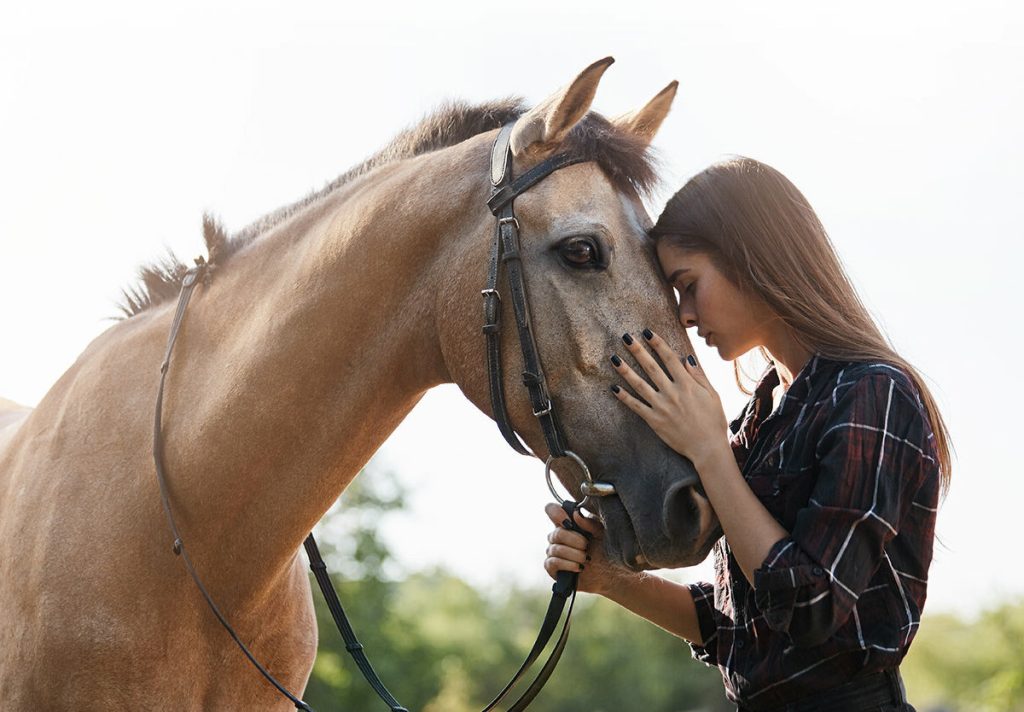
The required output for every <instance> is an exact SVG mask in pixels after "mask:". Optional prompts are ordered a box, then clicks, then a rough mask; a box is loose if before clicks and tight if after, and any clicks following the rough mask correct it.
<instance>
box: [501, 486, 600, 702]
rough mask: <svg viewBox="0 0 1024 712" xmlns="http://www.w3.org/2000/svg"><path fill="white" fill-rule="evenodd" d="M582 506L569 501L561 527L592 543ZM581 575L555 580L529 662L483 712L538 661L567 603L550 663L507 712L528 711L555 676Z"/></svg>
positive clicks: (562, 573) (563, 575)
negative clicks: (579, 520) (577, 515)
mask: <svg viewBox="0 0 1024 712" xmlns="http://www.w3.org/2000/svg"><path fill="white" fill-rule="evenodd" d="M578 506H579V503H577V502H570V501H568V500H566V501H563V502H562V509H564V510H565V512H566V514H567V515H568V516H567V518H566V520H565V521H564V522H562V526H563V527H564V528H565V529H568V530H570V531H574V532H578V533H579V534H582V535H583V536H584V537H586V538H587V539H590V533H589V532H587V531H586V530H584V529H581V528H580V527H579V526H578V525H577V524H576V521H575V519H574V517H573V513H574V512H575V511H576V508H577V507H578ZM579 576H580V575H579V573H577V572H574V571H559V572H558V574H557V575H556V576H555V583H554V584H553V585H552V586H551V601H550V602H549V603H548V610H547V613H545V614H544V622H543V623H542V624H541V627H540V632H539V633H538V634H537V640H536V641H534V643H533V647H532V648H531V649H530V652H529V654H527V656H526V660H525V661H523V664H522V665H521V666H520V667H519V670H518V671H517V672H516V674H515V675H513V676H512V679H511V680H509V681H508V684H506V685H505V687H504V688H502V690H501V692H499V693H498V695H497V696H496V697H495V698H494V699H493V700H491V702H490V704H488V705H487V706H486V707H485V708H484V709H483V712H490V711H491V710H492V709H494V707H495V706H496V705H497V704H498V703H499V702H501V701H502V699H504V698H505V696H506V695H508V692H509V690H511V689H512V687H513V686H514V685H515V684H516V683H517V682H519V680H520V678H522V677H523V675H524V674H525V673H526V671H527V670H529V669H530V666H532V665H533V663H534V662H535V661H536V660H537V658H538V656H540V654H541V652H542V651H543V650H544V648H545V647H546V646H547V644H548V641H549V640H551V635H552V634H553V633H554V632H555V626H556V625H558V619H559V618H561V616H562V609H563V608H565V603H566V601H568V602H569V610H568V611H566V613H565V620H564V621H563V622H562V630H561V632H560V633H559V635H558V640H557V641H556V642H555V646H554V647H553V648H552V649H551V653H550V654H549V655H548V659H547V661H546V662H545V663H544V667H542V668H541V670H540V672H539V673H537V676H536V677H535V678H534V679H533V682H531V683H530V686H529V687H528V688H527V689H526V691H524V692H523V694H522V695H521V696H520V697H519V699H517V700H516V701H515V702H513V703H512V705H511V706H510V707H509V708H508V712H521V711H522V710H525V709H526V708H527V706H529V704H530V703H531V702H532V701H533V698H535V697H536V696H537V694H538V693H539V692H540V691H541V689H543V687H544V685H545V683H547V681H548V678H549V677H551V673H552V672H554V670H555V666H556V665H558V660H559V658H561V657H562V651H563V650H564V649H565V644H566V642H568V640H569V624H570V623H571V622H572V609H573V606H574V605H575V604H576V584H577V582H578V581H579Z"/></svg>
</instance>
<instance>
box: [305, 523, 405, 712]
mask: <svg viewBox="0 0 1024 712" xmlns="http://www.w3.org/2000/svg"><path fill="white" fill-rule="evenodd" d="M302 545H303V546H304V547H305V548H306V555H307V556H308V557H309V568H310V569H312V571H313V575H314V576H315V577H316V582H317V584H318V585H319V586H320V593H322V594H323V597H324V601H326V602H327V608H328V609H329V610H330V611H331V617H332V618H334V625H336V626H337V627H338V631H339V632H340V633H341V637H342V638H343V639H344V640H345V650H347V651H348V652H349V654H350V655H351V656H352V659H353V660H355V661H356V667H358V668H359V670H360V672H362V673H363V677H365V678H366V681H367V682H368V683H370V687H372V688H373V691H374V692H376V693H377V696H378V697H380V698H381V699H382V700H384V704H386V705H387V706H388V707H390V708H391V712H409V711H408V710H407V709H405V708H404V707H402V705H401V704H399V702H398V700H396V699H395V698H394V696H393V695H392V694H391V693H390V692H388V688H386V687H384V683H383V682H381V679H380V677H378V676H377V671H376V670H374V669H373V666H372V665H371V664H370V661H369V659H368V658H367V657H366V653H364V652H363V645H362V643H360V642H359V640H358V639H357V638H356V632H355V630H353V629H352V624H351V623H349V621H348V616H346V615H345V609H344V608H342V606H341V601H340V600H339V599H338V592H337V591H335V590H334V582H333V581H331V576H330V574H328V573H327V564H325V563H324V560H323V557H321V556H320V549H319V547H317V545H316V539H314V538H313V534H312V532H310V535H309V536H307V537H306V541H304V542H303V543H302Z"/></svg>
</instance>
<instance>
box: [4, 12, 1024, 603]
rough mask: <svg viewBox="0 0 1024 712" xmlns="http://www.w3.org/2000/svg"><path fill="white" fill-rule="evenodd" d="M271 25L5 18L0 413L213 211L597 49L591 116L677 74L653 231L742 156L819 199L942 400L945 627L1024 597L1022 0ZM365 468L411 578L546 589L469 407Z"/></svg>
mask: <svg viewBox="0 0 1024 712" xmlns="http://www.w3.org/2000/svg"><path fill="white" fill-rule="evenodd" d="M284 7H285V4H280V5H278V4H275V3H268V2H245V3H242V2H233V3H212V2H194V1H188V2H177V3H164V4H162V5H161V6H160V7H159V10H155V9H151V8H152V6H150V5H148V4H144V3H137V2H110V1H102V2H92V3H84V4H83V3H47V2H39V3H17V4H14V3H5V4H4V5H2V6H0V8H2V9H0V305H2V306H0V339H2V341H0V396H3V397H6V398H10V399H13V400H17V401H20V402H22V403H25V404H29V405H33V404H35V403H37V402H38V401H39V399H40V398H42V396H43V395H44V394H45V392H46V390H47V388H48V387H49V385H50V384H51V383H53V382H54V381H55V380H56V379H57V378H58V376H59V375H60V374H61V373H62V372H63V371H64V370H65V369H66V368H67V367H68V366H69V365H70V364H71V363H72V361H73V360H74V359H75V357H76V356H77V355H78V354H79V353H80V352H81V351H82V349H83V348H84V347H85V346H86V344H87V343H88V342H89V341H90V340H91V339H92V338H94V337H95V336H96V335H97V334H99V333H100V332H101V331H103V330H104V329H106V328H108V327H109V326H110V324H111V322H109V321H107V320H106V317H109V316H112V315H114V314H115V313H116V309H115V307H114V300H115V299H116V298H117V296H118V294H119V289H120V288H121V287H122V286H125V285H127V284H129V283H130V282H131V281H132V278H133V274H134V271H135V269H136V268H137V267H138V266H139V265H140V264H141V263H143V262H146V261H149V260H151V259H152V258H154V257H156V256H158V255H159V254H161V252H162V250H163V249H164V246H167V247H170V248H171V249H173V250H174V251H175V252H176V253H177V254H179V255H180V256H182V257H185V258H191V257H192V256H194V255H196V254H198V253H199V252H200V251H201V245H202V242H201V238H200V230H199V225H200V215H201V214H202V212H203V211H204V210H209V211H212V212H213V213H215V214H216V215H218V216H220V217H221V218H222V219H223V221H224V222H225V223H226V225H227V226H228V227H229V229H236V228H240V227H242V226H243V225H245V224H247V223H248V222H249V221H251V220H252V219H254V218H256V217H258V216H260V215H262V214H264V213H266V212H269V211H270V210H272V209H273V208H276V207H278V206H280V205H282V204H285V203H287V202H290V201H291V200H293V199H295V198H297V197H300V196H302V195H304V194H305V193H307V192H308V191H309V190H311V189H314V188H319V187H320V186H322V185H323V184H324V183H325V182H326V181H328V180H330V179H331V178H333V177H335V176H336V175H337V174H339V173H341V172H342V171H343V170H344V169H346V168H347V167H349V166H351V165H352V164H354V163H357V162H358V161H360V160H361V159H362V158H364V157H365V156H367V155H368V154H370V153H371V152H373V151H374V150H375V149H377V148H378V147H380V146H381V145H383V144H384V143H386V142H387V141H388V139H389V138H390V137H391V136H392V135H393V134H394V133H395V132H396V131H398V130H399V129H401V128H402V127H404V126H406V125H408V124H410V123H412V122H414V121H416V120H417V119H418V118H419V117H420V116H422V115H423V114H424V113H425V112H426V111H428V110H429V109H431V108H432V107H434V106H435V105H437V104H438V103H439V102H440V101H441V100H443V99H445V98H452V97H455V98H464V99H467V100H483V99H488V98H494V97H500V96H505V95H508V94H521V95H524V96H526V97H527V98H528V99H529V100H530V101H531V102H536V101H540V100H541V99H543V98H544V97H546V96H547V95H548V94H549V93H551V92H552V91H554V90H555V89H556V88H558V87H559V86H561V85H563V84H564V83H566V82H567V81H568V80H570V79H571V78H572V77H573V76H574V75H575V74H576V73H577V72H578V71H579V70H580V69H582V68H583V67H584V66H586V65H587V64H589V63H590V62H592V61H594V60H596V59H598V58H600V57H603V56H606V55H609V54H610V55H613V56H615V57H616V59H617V62H616V64H615V65H614V66H612V67H611V69H610V70H609V71H608V73H607V74H606V75H605V78H604V80H603V82H602V85H601V88H600V91H599V93H598V97H597V100H596V102H595V108H596V109H597V110H599V111H602V112H603V113H606V114H610V115H615V114H618V113H621V112H624V111H627V110H631V109H633V108H636V107H637V106H639V105H641V104H642V103H644V102H645V101H647V100H648V99H649V98H650V97H651V96H653V95H654V94H655V93H656V92H657V91H658V90H660V89H661V88H662V87H664V86H665V85H666V84H667V83H668V82H669V81H670V80H672V79H678V80H679V81H680V92H679V97H678V99H677V100H676V104H675V108H674V110H673V113H672V114H671V115H670V117H669V118H668V120H667V121H666V123H665V125H664V126H663V127H662V130H661V133H660V135H659V136H658V138H657V140H656V145H657V146H658V148H659V149H660V151H661V154H662V156H663V158H664V163H665V166H666V169H667V180H666V183H665V189H664V190H663V191H662V194H661V196H660V197H659V199H658V200H657V201H655V204H654V205H652V206H651V208H652V211H653V212H655V213H656V212H657V211H658V210H660V208H661V205H662V204H663V202H664V201H665V200H667V198H668V196H669V195H670V194H671V192H672V191H674V190H675V189H676V188H677V187H678V186H679V185H681V183H682V181H683V180H684V179H685V178H686V177H688V176H689V175H691V174H693V173H695V172H697V171H698V170H700V169H701V168H703V167H704V166H706V165H707V164H708V163H710V162H711V161H713V160H716V159H718V158H721V157H723V156H725V155H727V154H731V153H740V154H745V155H749V156H752V157H755V158H758V159H760V160H763V161H766V162H768V163H771V164H772V165H774V166H775V167H777V168H779V169H780V170H782V171H783V172H784V173H785V174H786V175H787V176H789V177H790V178H791V179H792V180H793V181H794V182H795V183H796V184H797V185H798V186H799V187H800V188H801V189H802V190H803V191H804V193H805V194H806V195H807V196H808V198H809V199H810V200H811V202H812V204H813V205H814V206H815V208H816V209H817V211H818V213H819V215H820V216H821V218H822V220H823V221H824V223H825V225H826V227H827V228H828V229H829V231H830V233H831V236H832V238H833V240H834V242H835V244H836V245H837V247H838V249H839V251H840V253H841V255H842V257H843V259H844V261H845V263H846V265H847V266H848V268H849V270H850V272H851V273H852V276H853V278H854V281H855V283H856V284H857V286H858V288H859V289H860V290H861V291H862V293H863V295H864V297H865V299H866V301H867V303H868V304H869V306H870V307H871V309H872V310H873V312H874V313H875V315H876V316H877V318H878V319H879V320H880V322H881V323H882V325H883V326H884V328H885V330H886V331H887V333H889V335H890V336H891V338H892V339H893V340H894V342H895V344H896V345H897V347H898V348H899V349H900V350H901V351H902V352H903V353H904V355H905V356H907V357H908V358H910V360H911V361H913V362H914V363H916V364H917V365H918V366H919V367H920V368H921V369H922V370H923V371H924V372H925V374H927V376H928V377H929V378H930V379H931V383H932V384H933V387H934V392H935V394H936V396H937V397H938V398H939V400H940V403H941V405H942V406H943V408H944V412H945V416H946V418H947V421H948V423H949V425H950V427H951V429H952V434H953V439H954V441H955V444H956V447H957V453H958V461H957V467H956V470H955V473H954V486H953V489H952V492H951V495H950V497H949V499H948V500H947V502H946V504H945V506H944V507H943V509H942V511H941V514H940V519H939V532H940V536H941V538H942V541H943V543H944V546H941V547H939V548H938V549H937V551H936V559H935V563H934V565H933V567H932V574H931V588H930V606H929V610H930V611H932V612H934V611H937V610H950V609H953V610H958V611H961V612H965V613H966V612H971V611H976V610H977V609H978V607H979V606H983V605H987V604H990V603H992V602H994V601H997V600H999V599H1000V598H1002V597H1004V596H1007V595H1011V594H1012V595H1020V594H1024V569H1022V568H1021V567H1020V566H1017V565H1013V564H1011V563H1010V562H1009V561H1008V558H1009V559H1012V560H1017V559H1018V558H1019V552H1018V551H1017V546H1016V540H1017V539H1018V538H1019V536H1020V532H1021V526H1020V521H1021V516H1022V515H1021V502H1022V500H1024V479H1022V474H1024V473H1022V467H1021V465H1020V458H1019V455H1018V452H1017V451H1016V449H1015V446H1016V444H1018V442H1017V438H1018V437H1020V436H1018V435H1017V434H1016V429H1017V427H1020V424H1018V423H1016V422H1015V416H1016V415H1017V414H1018V411H1019V408H1020V406H1019V401H1020V396H1019V389H1018V381H1019V371H1020V369H1019V366H1018V365H1017V363H1016V359H1017V358H1018V356H1019V354H1020V353H1021V350H1022V346H1024V339H1022V330H1021V327H1020V323H1021V316H1020V313H1021V309H1022V307H1024V299H1022V297H1021V295H1020V270H1021V265H1022V264H1024V247H1022V238H1024V227H1022V223H1024V218H1022V216H1021V212H1020V204H1021V202H1022V198H1024V180H1022V179H1024V167H1022V166H1024V138H1022V130H1021V127H1022V126H1024V22H1022V12H1021V10H1020V9H1019V7H1020V6H1019V5H1015V4H1013V3H1011V2H974V1H972V2H970V3H967V2H962V3H956V4H949V3H941V2H935V1H934V0H933V1H932V2H915V3H893V2H862V3H856V4H853V5H843V6H836V5H834V4H831V3H821V2H781V3H778V2H776V3H754V2H751V3H746V4H745V3H736V2H718V3H709V2H699V3H697V2H675V3H650V2H640V1H634V2H630V3H628V4H625V3H615V4H612V5H604V4H601V3H595V2H586V3H568V2H566V3H554V2H532V1H530V2H526V1H521V2H516V3H512V4H504V5H495V4H491V3H482V2H471V3H470V2H467V3H464V4H461V5H458V6H455V5H452V4H450V3H408V4H407V5H405V6H403V5H401V4H396V3H340V2H323V3H288V4H287V8H288V9H287V10H285V9H283V8H284ZM540 346H541V349H542V350H543V344H541V345H540ZM697 346H698V356H699V357H702V361H703V363H704V364H705V367H706V368H708V370H709V371H710V373H711V376H712V378H713V379H714V382H715V384H716V386H718V388H719V390H720V391H721V393H722V396H723V400H724V401H725V403H726V406H727V410H728V411H729V412H730V414H731V413H733V412H735V411H736V410H737V409H738V408H739V407H740V406H741V405H742V403H743V401H744V397H743V396H742V395H741V394H740V393H739V392H738V391H737V390H736V388H735V386H734V385H732V379H731V370H730V369H729V367H728V366H727V365H725V364H721V362H717V363H716V356H715V355H714V354H713V353H712V352H707V351H705V350H704V349H703V345H702V344H698V345H697ZM239 415H240V417H242V414H239ZM338 437H339V441H341V440H343V439H344V433H339V434H338ZM570 437H571V434H570ZM374 466H376V467H381V468H391V469H394V470H395V471H397V472H398V473H400V476H401V479H402V481H403V482H404V483H405V484H406V485H407V486H408V487H409V488H410V489H411V490H412V497H411V508H410V510H409V511H408V512H406V513H403V514H399V515H394V516H392V517H390V518H389V521H388V522H387V532H388V533H389V537H390V540H391V541H392V544H393V546H394V547H395V549H396V551H397V553H398V555H399V559H400V561H401V563H402V565H403V566H404V567H406V568H410V569H411V568H418V567H421V566H425V565H430V564H434V563H441V564H444V565H445V566H447V567H449V568H450V569H452V570H454V571H456V572H457V573H459V574H461V575H464V576H466V577H468V578H470V579H471V580H473V581H474V582H476V583H492V582H493V583H496V584H498V583H502V582H504V581H508V580H510V579H511V580H515V581H518V582H520V583H524V584H527V585H534V584H535V585H537V586H538V587H541V586H546V583H545V582H546V578H545V574H544V573H543V572H542V570H541V568H540V562H541V560H542V557H543V549H544V546H545V545H546V542H545V541H544V536H545V533H546V531H547V529H548V524H547V521H546V518H545V517H544V515H543V513H542V505H543V503H544V502H545V501H546V500H547V499H548V497H549V496H548V494H547V489H546V487H545V486H544V485H543V482H542V480H543V477H542V475H543V467H542V466H541V465H540V464H538V463H537V462H535V461H529V460H527V459H525V458H522V457H520V456H518V455H515V454H514V453H513V452H512V451H511V450H510V449H508V447H507V446H506V445H505V444H504V441H503V440H502V439H501V438H500V436H499V435H498V432H497V429H496V428H495V427H494V426H493V424H492V423H491V422H490V421H489V420H487V419H486V418H484V417H483V416H482V415H481V414H480V413H479V412H478V411H476V410H475V409H474V408H473V407H472V406H471V405H470V404H469V403H468V401H466V400H464V399H463V398H462V396H461V395H460V393H459V392H458V390H457V389H456V388H455V387H453V386H446V387H443V388H439V389H437V390H436V391H433V392H431V393H430V394H428V396H427V397H426V398H425V399H424V401H423V402H422V404H421V405H420V406H419V407H418V408H417V409H416V410H415V411H414V412H413V414H412V415H411V416H410V417H409V418H408V419H407V420H406V421H405V423H403V424H402V426H401V427H400V428H399V429H398V431H396V432H395V434H394V435H393V436H392V437H391V439H389V440H388V442H387V443H386V444H385V445H384V446H383V447H382V448H381V451H380V452H379V453H378V456H377V458H376V461H375V464H374ZM488 524H489V526H487V527H486V528H485V525H488ZM680 575H681V576H682V577H684V578H694V577H706V576H709V575H710V572H709V568H708V567H707V566H706V565H705V566H702V567H698V568H697V569H693V570H689V571H686V572H683V573H682V574H680Z"/></svg>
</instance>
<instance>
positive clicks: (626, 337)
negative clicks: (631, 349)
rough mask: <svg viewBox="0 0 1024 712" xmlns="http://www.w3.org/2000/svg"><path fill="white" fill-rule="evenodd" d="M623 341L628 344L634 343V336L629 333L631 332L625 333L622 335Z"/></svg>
mask: <svg viewBox="0 0 1024 712" xmlns="http://www.w3.org/2000/svg"><path fill="white" fill-rule="evenodd" d="M622 341H623V342H624V343H625V344H626V346H632V345H633V337H632V336H630V335H629V332H626V333H625V334H623V335H622Z"/></svg>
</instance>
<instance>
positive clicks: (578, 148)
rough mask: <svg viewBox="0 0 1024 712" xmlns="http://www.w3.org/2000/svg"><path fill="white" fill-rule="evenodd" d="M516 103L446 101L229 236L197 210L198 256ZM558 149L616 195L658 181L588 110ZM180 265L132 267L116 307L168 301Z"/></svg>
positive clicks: (219, 254) (516, 110) (498, 118)
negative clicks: (585, 164)
mask: <svg viewBox="0 0 1024 712" xmlns="http://www.w3.org/2000/svg"><path fill="white" fill-rule="evenodd" d="M525 111H526V107H525V106H524V104H523V100H522V99H520V98H517V97H509V98H506V99H499V100H496V101H490V102H485V103H481V104H475V105H471V104H467V103H465V102H462V101H449V102H445V103H444V104H442V105H441V106H440V107H439V108H438V109H437V110H435V111H434V112H433V113H431V114H429V115H427V116H426V117H424V118H423V119H422V120H421V121H420V122H418V123H417V124H415V125H413V126H411V127H409V128H407V129H405V130H404V131H402V132H400V133H399V134H397V135H396V136H395V137H394V138H393V139H392V140H391V141H390V142H389V143H388V144H387V145H386V146H385V147H384V148H382V149H381V150H380V151H378V152H377V153H375V154H373V155H372V156H370V157H369V158H367V159H366V160H365V161H363V162H362V163H360V164H359V165H357V166H355V167H353V168H350V169H349V170H348V171H346V172H344V173H342V174H341V175H340V176H338V177H337V178H335V179H334V180H332V181H330V182H329V183H327V184H326V185H325V186H324V187H323V188H321V189H320V190H317V191H314V192H312V193H310V194H308V195H307V196H305V197H304V198H302V199H300V200H297V201H295V202H294V203H290V204H288V205H285V206H283V207H281V208H278V209H277V210H274V211H273V212H271V213H268V214H267V215H264V216H263V217H261V218H259V219H258V220H256V221H254V222H252V223H250V224H249V225H247V226H246V227H244V228H243V229H241V230H239V231H238V232H236V233H235V234H233V235H231V236H228V233H227V232H226V231H225V230H224V228H223V227H222V226H221V225H220V223H219V222H218V221H217V220H216V219H215V218H214V217H213V216H211V215H209V214H204V215H203V240H204V242H205V243H206V250H207V255H208V256H207V258H206V261H207V263H208V264H209V265H211V266H221V265H223V264H224V262H225V261H226V260H227V259H228V258H230V257H231V255H233V254H235V253H237V252H239V251H240V250H241V249H242V248H243V247H245V246H246V245H248V244H249V243H251V242H252V241H253V240H255V239H256V238H257V237H259V236H260V235H262V234H264V233H266V232H267V231H269V230H270V229H272V228H273V227H275V226H277V225H279V224H281V223H283V222H284V221H286V220H287V219H288V218H290V217H291V216H293V215H295V214H296V213H297V212H299V211H300V210H302V209H303V208H305V207H307V206H309V205H311V204H313V203H315V202H317V201H319V200H321V199H322V198H324V197H325V196H327V195H328V194H330V193H331V192H333V191H334V190H336V189H337V188H339V187H341V186H343V185H345V184H346V183H349V182H351V181H352V180H354V179H356V178H358V177H359V176H362V175H365V174H367V173H369V172H370V171H372V170H373V169H375V168H379V167H381V166H384V165H387V164H389V163H393V162H395V161H400V160H403V159H406V158H412V157H414V156H419V155H422V154H425V153H430V152H432V151H437V150H440V149H443V148H448V147H450V146H454V145H456V144H459V143H461V142H463V141H465V140H467V139H469V138H472V137H474V136H477V135H479V134H482V133H486V132H488V131H493V130H495V129H498V128H501V127H502V126H504V125H505V124H507V123H509V122H510V121H514V120H515V119H517V118H519V117H520V116H522V114H523V113H525ZM562 148H563V150H564V151H566V152H568V153H570V154H572V155H573V156H576V157H580V158H583V159H584V160H587V161H593V162H595V163H596V164H597V165H598V166H599V167H600V168H601V171H602V172H603V173H604V174H605V175H606V176H607V177H608V179H609V180H611V182H612V184H613V185H615V187H616V188H617V189H619V190H621V191H623V192H630V191H632V192H635V193H637V194H639V195H649V194H650V193H651V191H653V189H654V187H655V186H656V185H657V183H658V172H657V161H656V159H655V157H654V154H653V153H652V151H651V149H650V147H649V143H648V141H647V140H645V139H644V138H642V137H640V136H636V135H634V134H632V133H631V132H629V131H626V130H625V129H623V128H621V127H620V126H618V125H616V124H615V123H613V122H611V121H609V120H608V119H606V118H605V117H603V116H601V115H600V114H597V113H594V112H590V113H588V114H587V115H586V116H585V117H584V118H583V119H582V120H581V121H580V122H579V123H577V124H576V126H574V127H573V129H572V131H570V133H569V135H568V137H567V138H566V140H565V142H564V144H563V146H562ZM187 271H188V267H186V265H185V264H184V263H183V262H182V261H181V260H180V259H179V258H178V257H176V256H175V255H174V254H173V253H171V252H170V251H168V253H167V254H166V255H165V256H163V257H160V258H158V259H157V260H156V261H154V262H153V263H151V264H148V265H145V266H143V267H142V268H140V269H139V276H138V282H137V283H136V284H134V285H131V286H129V287H127V288H125V289H122V290H121V295H122V296H121V300H120V301H119V303H118V305H117V306H118V308H119V309H120V310H121V312H122V313H123V315H124V316H125V317H132V316H134V315H136V314H138V313H140V312H142V311H145V310H146V309H148V308H149V307H152V306H154V305H156V304H160V303H162V302H166V301H170V300H172V299H173V298H174V297H176V296H177V294H178V292H179V291H180V289H181V284H182V280H183V279H184V277H185V273H186V272H187Z"/></svg>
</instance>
